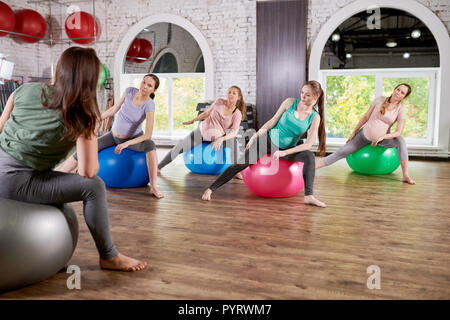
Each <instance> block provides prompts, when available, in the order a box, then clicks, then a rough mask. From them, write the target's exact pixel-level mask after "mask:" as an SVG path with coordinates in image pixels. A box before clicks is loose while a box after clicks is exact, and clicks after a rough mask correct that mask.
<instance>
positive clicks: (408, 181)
mask: <svg viewBox="0 0 450 320" xmlns="http://www.w3.org/2000/svg"><path fill="white" fill-rule="evenodd" d="M402 181H403V182H406V183H409V184H416V182H415V181H414V180H413V179H411V178H410V177H409V176H404V177H403V179H402Z"/></svg>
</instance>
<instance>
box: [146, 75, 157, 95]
mask: <svg viewBox="0 0 450 320" xmlns="http://www.w3.org/2000/svg"><path fill="white" fill-rule="evenodd" d="M145 77H151V78H152V79H153V80H154V81H155V91H156V90H157V89H158V88H159V78H158V77H157V76H156V75H154V74H153V73H148V74H146V75H145V76H144V78H145ZM144 78H143V79H144ZM150 99H152V100H153V99H155V93H154V92H152V93H150Z"/></svg>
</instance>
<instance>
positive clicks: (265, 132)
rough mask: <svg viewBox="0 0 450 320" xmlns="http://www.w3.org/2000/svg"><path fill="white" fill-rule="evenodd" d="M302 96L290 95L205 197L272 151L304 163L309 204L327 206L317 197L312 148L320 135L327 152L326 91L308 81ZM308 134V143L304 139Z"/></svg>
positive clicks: (306, 194) (276, 154)
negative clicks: (299, 97)
mask: <svg viewBox="0 0 450 320" xmlns="http://www.w3.org/2000/svg"><path fill="white" fill-rule="evenodd" d="M300 95H301V99H300V100H299V99H294V98H288V99H286V100H284V101H283V103H282V104H281V105H280V107H279V108H278V111H277V112H276V113H275V115H274V116H273V117H272V119H270V120H269V121H267V122H266V123H265V124H264V125H263V126H262V127H261V128H260V129H259V130H258V132H256V133H255V134H254V135H253V136H252V137H251V138H250V140H249V142H248V144H247V146H246V152H245V154H244V155H243V156H242V157H241V158H240V159H239V160H238V161H237V163H236V164H233V165H231V166H230V167H228V168H227V169H226V170H225V171H224V172H222V174H221V175H220V176H219V177H218V178H217V179H216V180H215V181H214V182H213V184H211V186H210V187H209V188H208V189H206V190H205V192H204V193H203V196H202V199H203V200H208V201H209V200H211V194H212V192H213V191H215V190H216V189H217V188H219V187H220V186H222V185H223V184H225V183H226V182H228V181H230V180H231V178H232V177H233V176H234V175H235V174H237V173H238V172H240V171H242V170H244V169H245V168H247V167H248V166H249V165H250V164H252V163H254V162H256V161H257V160H258V159H260V158H262V157H263V156H265V155H266V154H267V153H270V154H272V156H273V158H274V159H275V160H277V159H279V158H282V159H285V160H288V161H299V162H303V163H304V165H303V178H304V181H305V199H304V203H305V204H311V205H315V206H319V207H326V205H325V204H324V203H323V202H321V201H319V200H317V199H316V198H315V197H314V196H313V184H314V176H315V158H314V154H313V153H312V152H311V151H310V150H309V149H310V148H311V146H312V144H313V143H314V140H315V138H316V136H317V134H318V135H319V151H320V153H321V154H323V153H325V139H326V135H325V116H324V97H323V90H322V87H321V85H320V83H319V82H317V81H307V82H305V83H304V84H303V85H302V88H301V93H300ZM316 106H317V107H318V110H316V108H315V107H316ZM306 133H307V139H306V142H305V143H301V144H298V143H299V142H301V141H300V140H301V138H302V137H303V136H304V134H306Z"/></svg>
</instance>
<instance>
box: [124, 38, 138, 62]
mask: <svg viewBox="0 0 450 320" xmlns="http://www.w3.org/2000/svg"><path fill="white" fill-rule="evenodd" d="M140 49H141V42H140V39H139V38H135V39H134V40H133V42H132V43H131V45H130V47H129V48H128V52H127V61H133V60H134V58H135V57H137V56H138V55H139V51H140Z"/></svg>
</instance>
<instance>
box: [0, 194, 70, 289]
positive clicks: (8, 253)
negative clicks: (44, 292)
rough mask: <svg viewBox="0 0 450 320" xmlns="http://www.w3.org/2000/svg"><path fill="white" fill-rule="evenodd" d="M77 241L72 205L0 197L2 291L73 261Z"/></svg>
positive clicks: (29, 281)
mask: <svg viewBox="0 0 450 320" xmlns="http://www.w3.org/2000/svg"><path fill="white" fill-rule="evenodd" d="M77 241H78V221H77V217H76V215H75V212H74V211H73V209H72V207H71V206H70V205H68V204H61V205H58V206H51V205H43V204H36V203H27V202H20V201H15V200H10V199H4V198H0V292H1V291H9V290H12V289H16V288H20V287H24V286H27V285H30V284H33V283H36V282H39V281H42V280H45V279H47V278H50V277H51V276H53V275H54V274H56V273H57V272H58V271H60V270H61V269H62V268H64V267H65V266H66V264H67V263H68V262H69V260H70V258H71V257H72V254H73V252H74V250H75V247H76V245H77ZM62 285H63V286H64V285H65V284H62Z"/></svg>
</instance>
